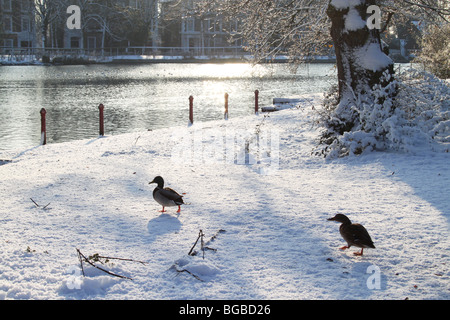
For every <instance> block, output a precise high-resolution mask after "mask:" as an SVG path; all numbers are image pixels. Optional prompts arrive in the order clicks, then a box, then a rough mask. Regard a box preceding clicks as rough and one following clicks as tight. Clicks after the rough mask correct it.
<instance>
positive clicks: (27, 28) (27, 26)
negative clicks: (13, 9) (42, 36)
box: [22, 16, 31, 32]
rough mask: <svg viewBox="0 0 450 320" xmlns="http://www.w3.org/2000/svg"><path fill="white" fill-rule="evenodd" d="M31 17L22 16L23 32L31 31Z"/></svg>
mask: <svg viewBox="0 0 450 320" xmlns="http://www.w3.org/2000/svg"><path fill="white" fill-rule="evenodd" d="M30 31H31V29H30V18H29V17H25V16H23V17H22V32H30Z"/></svg>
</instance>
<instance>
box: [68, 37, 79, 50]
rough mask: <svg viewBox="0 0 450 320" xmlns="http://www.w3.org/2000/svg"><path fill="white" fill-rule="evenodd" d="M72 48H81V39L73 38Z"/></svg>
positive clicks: (71, 41) (71, 39)
mask: <svg viewBox="0 0 450 320" xmlns="http://www.w3.org/2000/svg"><path fill="white" fill-rule="evenodd" d="M70 47H71V48H79V47H80V37H71V38H70Z"/></svg>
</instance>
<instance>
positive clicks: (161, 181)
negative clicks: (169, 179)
mask: <svg viewBox="0 0 450 320" xmlns="http://www.w3.org/2000/svg"><path fill="white" fill-rule="evenodd" d="M152 183H156V184H157V185H158V187H160V188H163V187H164V179H163V178H162V177H161V176H157V177H155V178H154V179H153V180H152V181H150V182H149V183H148V184H152Z"/></svg>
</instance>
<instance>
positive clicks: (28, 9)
mask: <svg viewBox="0 0 450 320" xmlns="http://www.w3.org/2000/svg"><path fill="white" fill-rule="evenodd" d="M0 46H1V47H2V48H3V49H5V50H8V49H12V48H21V49H23V50H27V49H28V48H33V47H35V46H36V23H35V12H34V0H0Z"/></svg>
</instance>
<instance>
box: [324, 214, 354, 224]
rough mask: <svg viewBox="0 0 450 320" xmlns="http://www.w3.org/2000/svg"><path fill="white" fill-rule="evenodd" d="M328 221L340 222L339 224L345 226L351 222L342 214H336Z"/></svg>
mask: <svg viewBox="0 0 450 320" xmlns="http://www.w3.org/2000/svg"><path fill="white" fill-rule="evenodd" d="M328 221H337V222H341V223H345V224H347V223H348V224H351V223H352V222H351V221H350V219H349V218H348V217H347V216H346V215H345V214H342V213H338V214H337V215H335V216H334V217H333V218H329V219H328Z"/></svg>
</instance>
